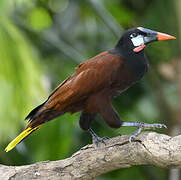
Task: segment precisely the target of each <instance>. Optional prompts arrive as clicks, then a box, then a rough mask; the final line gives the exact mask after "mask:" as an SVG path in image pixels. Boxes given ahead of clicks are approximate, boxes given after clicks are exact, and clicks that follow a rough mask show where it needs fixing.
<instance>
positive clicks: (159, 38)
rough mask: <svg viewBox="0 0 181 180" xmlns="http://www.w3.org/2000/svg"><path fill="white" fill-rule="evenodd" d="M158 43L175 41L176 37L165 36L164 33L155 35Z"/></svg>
mask: <svg viewBox="0 0 181 180" xmlns="http://www.w3.org/2000/svg"><path fill="white" fill-rule="evenodd" d="M157 38H158V41H162V40H167V39H176V37H174V36H171V35H168V34H165V33H160V32H158V33H157Z"/></svg>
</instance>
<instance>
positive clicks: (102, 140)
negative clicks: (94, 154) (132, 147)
mask: <svg viewBox="0 0 181 180" xmlns="http://www.w3.org/2000/svg"><path fill="white" fill-rule="evenodd" d="M89 132H90V134H91V136H92V142H93V144H95V145H96V147H98V146H99V144H100V143H103V144H104V145H106V143H105V140H107V139H109V137H107V136H105V137H102V138H101V137H99V136H97V135H96V133H95V132H94V131H93V130H92V129H89Z"/></svg>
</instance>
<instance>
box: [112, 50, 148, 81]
mask: <svg viewBox="0 0 181 180" xmlns="http://www.w3.org/2000/svg"><path fill="white" fill-rule="evenodd" d="M109 52H110V53H111V54H115V55H118V56H121V57H123V58H124V60H125V62H126V63H127V64H128V65H129V66H130V67H131V69H133V71H134V74H135V80H140V79H141V78H142V77H143V75H144V74H145V73H146V72H147V71H148V68H149V62H148V60H147V58H146V56H145V54H144V50H142V51H140V52H139V53H134V52H133V51H132V50H128V49H120V48H119V49H118V48H114V49H112V50H110V51H109Z"/></svg>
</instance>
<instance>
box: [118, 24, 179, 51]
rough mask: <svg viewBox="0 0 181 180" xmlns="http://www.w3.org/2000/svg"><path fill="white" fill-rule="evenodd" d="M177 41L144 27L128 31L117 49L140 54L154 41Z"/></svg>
mask: <svg viewBox="0 0 181 180" xmlns="http://www.w3.org/2000/svg"><path fill="white" fill-rule="evenodd" d="M166 39H176V38H175V37H173V36H170V35H168V34H164V33H160V32H156V31H152V30H150V29H146V28H143V27H137V28H132V29H128V30H127V31H125V32H124V34H123V35H122V36H121V38H120V40H119V42H118V43H117V45H116V47H115V48H116V49H119V50H120V51H126V52H127V53H128V54H129V53H139V52H142V51H143V50H144V48H145V47H146V45H147V44H149V43H151V42H153V41H159V40H166Z"/></svg>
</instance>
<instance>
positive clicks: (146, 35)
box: [5, 27, 176, 152]
mask: <svg viewBox="0 0 181 180" xmlns="http://www.w3.org/2000/svg"><path fill="white" fill-rule="evenodd" d="M167 39H176V38H175V37H174V36H171V35H168V34H165V33H161V32H158V31H154V30H150V29H147V28H143V27H134V28H131V29H128V30H126V31H125V32H124V33H123V34H122V36H121V37H120V39H119V41H118V42H117V44H116V45H115V47H114V48H113V49H111V50H107V51H104V52H102V53H100V54H98V55H96V56H95V57H93V58H90V59H88V60H86V61H84V62H82V63H80V64H79V65H78V66H77V67H76V70H75V73H74V74H72V75H71V76H70V77H68V78H67V79H65V80H64V81H63V82H62V83H61V84H60V85H59V86H58V87H57V88H56V89H55V90H54V91H53V92H52V93H51V94H50V95H49V97H48V98H47V100H46V101H45V102H43V103H42V104H41V105H39V106H37V107H36V108H35V109H33V110H32V111H31V112H30V113H29V114H28V115H27V117H26V118H25V120H28V122H29V123H28V125H27V127H26V128H25V129H24V131H23V132H22V133H20V134H19V135H18V136H17V137H16V138H15V139H14V140H12V141H11V142H10V143H9V144H8V146H7V147H6V148H5V151H6V152H8V151H10V150H11V149H13V148H14V147H15V146H16V145H17V144H18V143H20V142H21V141H22V140H24V139H25V137H27V136H28V135H30V134H31V133H32V132H34V131H36V130H38V129H40V127H41V126H42V125H43V124H44V123H46V122H49V121H50V120H53V119H54V118H56V117H58V116H61V115H63V114H65V113H71V114H73V113H75V112H81V114H80V119H79V125H80V128H81V129H82V130H85V131H88V132H89V133H90V134H91V136H92V141H93V143H94V144H96V146H98V145H99V143H105V139H107V137H102V138H101V137H99V136H97V135H96V133H95V132H94V131H93V130H92V129H91V123H92V121H93V120H94V119H95V117H96V115H98V114H99V115H101V116H102V118H103V119H104V121H105V122H106V124H107V125H108V126H109V127H111V128H120V127H122V126H134V127H137V130H136V131H135V132H134V133H133V134H131V135H130V136H129V141H130V142H131V141H132V140H133V139H134V138H135V137H136V136H137V135H138V134H140V132H141V130H142V129H155V128H166V125H164V124H156V123H155V124H148V123H144V122H125V121H123V120H122V119H121V118H120V117H119V115H118V113H117V112H116V110H115V109H114V107H113V105H112V104H111V101H112V99H113V98H115V97H116V96H118V95H120V94H121V93H123V92H124V91H126V90H127V89H128V88H129V87H131V86H132V85H134V84H135V83H136V82H138V81H139V80H141V78H142V77H143V76H144V74H145V73H146V72H147V71H148V69H149V62H148V59H147V57H146V55H145V53H144V49H145V47H146V46H147V45H148V44H149V43H151V42H154V41H161V40H167Z"/></svg>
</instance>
